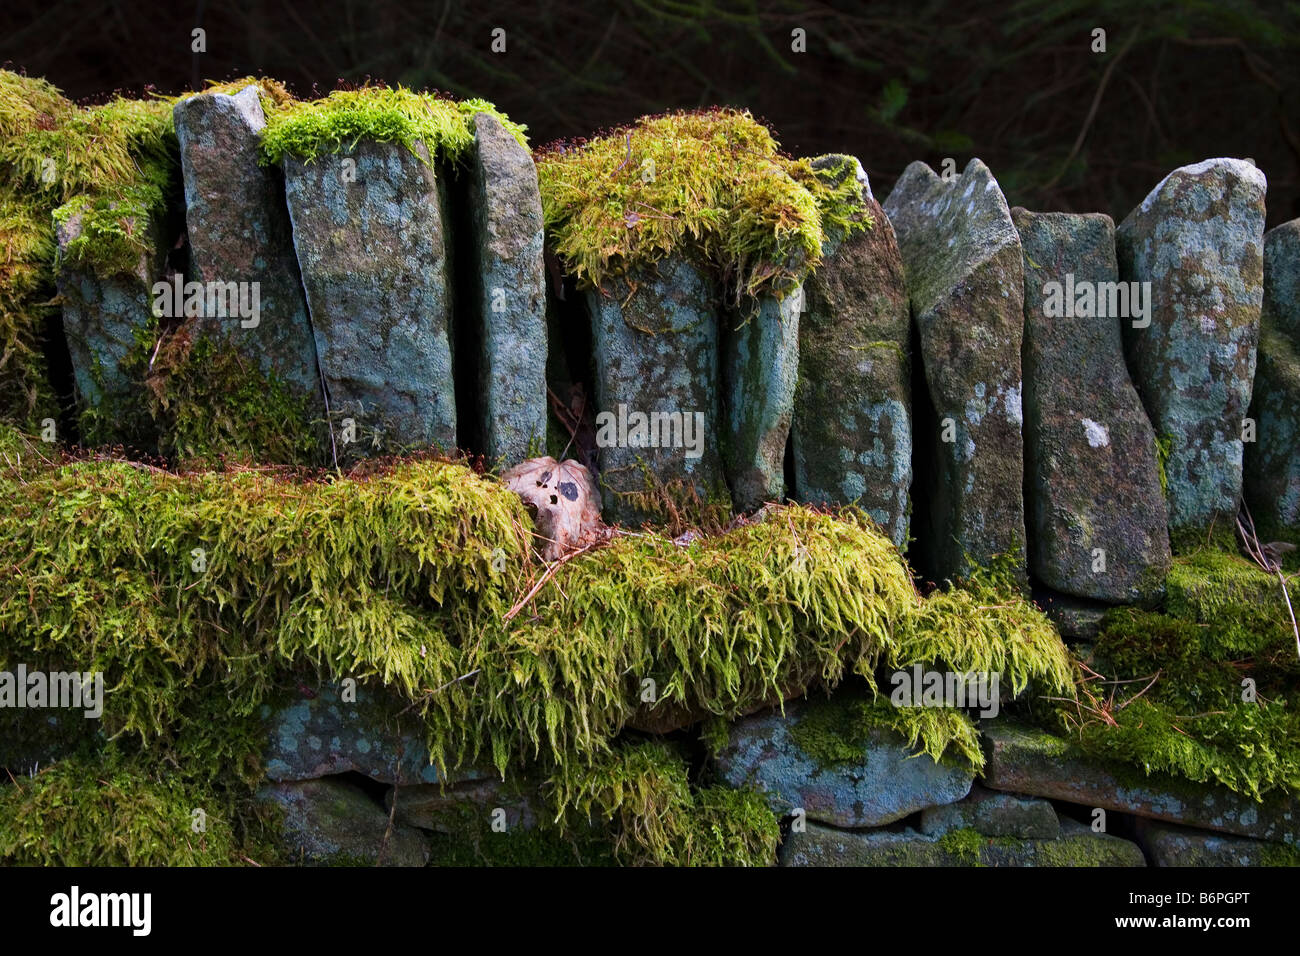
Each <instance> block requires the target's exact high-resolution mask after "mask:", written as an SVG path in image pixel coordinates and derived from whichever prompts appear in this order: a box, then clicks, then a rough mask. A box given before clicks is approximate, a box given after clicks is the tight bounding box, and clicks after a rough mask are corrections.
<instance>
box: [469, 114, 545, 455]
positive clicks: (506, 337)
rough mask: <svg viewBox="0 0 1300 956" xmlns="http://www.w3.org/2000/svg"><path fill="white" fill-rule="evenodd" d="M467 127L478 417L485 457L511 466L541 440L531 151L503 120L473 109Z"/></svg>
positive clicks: (541, 287) (537, 217)
mask: <svg viewBox="0 0 1300 956" xmlns="http://www.w3.org/2000/svg"><path fill="white" fill-rule="evenodd" d="M473 127H474V149H473V150H472V151H471V153H470V158H469V171H468V173H467V174H466V175H467V177H468V182H467V190H468V193H469V207H470V210H471V218H472V222H473V229H474V236H473V248H474V251H475V254H476V260H477V261H476V262H475V264H474V268H475V269H476V275H477V280H478V282H477V287H476V289H475V292H476V294H477V302H476V303H474V308H475V310H476V313H477V316H478V318H479V320H480V322H481V330H480V336H481V346H480V347H481V349H482V354H481V358H480V375H481V379H480V389H479V401H480V411H479V415H480V417H481V418H482V427H483V435H484V441H485V447H484V452H485V454H486V455H487V457H488V459H489V460H491V461H494V462H500V463H503V464H505V465H507V466H509V465H517V464H518V463H519V462H521V461H523V460H524V459H526V458H528V457H530V455H532V454H533V453H535V451H536V450H537V449H539V448H541V447H542V443H543V442H544V441H545V438H546V415H547V407H548V406H547V399H546V360H547V344H546V340H547V328H546V269H545V267H544V265H543V261H542V243H543V220H542V198H541V194H540V192H539V191H538V185H537V168H536V166H534V165H533V158H532V156H531V154H530V153H529V152H528V150H527V149H526V148H524V147H523V146H522V145H520V143H519V141H518V140H516V139H515V137H514V136H513V135H512V134H511V133H510V131H509V130H507V129H506V128H505V127H504V126H503V125H502V124H501V121H500V120H499V119H498V118H497V117H496V116H494V115H492V114H491V113H478V114H477V115H475V116H474V121H473ZM465 267H466V268H468V267H469V266H465Z"/></svg>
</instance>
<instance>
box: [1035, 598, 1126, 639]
mask: <svg viewBox="0 0 1300 956" xmlns="http://www.w3.org/2000/svg"><path fill="white" fill-rule="evenodd" d="M1034 603H1035V604H1037V605H1038V606H1039V607H1040V608H1042V609H1043V613H1045V614H1046V615H1047V616H1048V618H1049V619H1051V622H1052V623H1053V624H1055V625H1056V629H1057V630H1058V631H1060V632H1061V637H1062V638H1063V639H1064V640H1065V641H1066V642H1067V643H1068V642H1071V641H1095V640H1096V639H1097V635H1098V634H1100V633H1101V621H1102V618H1104V617H1105V616H1106V612H1107V611H1108V610H1110V608H1111V607H1113V605H1110V604H1103V603H1101V602H1100V601H1090V600H1088V599H1087V598H1077V597H1073V596H1071V595H1068V594H1061V593H1060V592H1057V591H1051V590H1048V589H1045V588H1035V589H1034Z"/></svg>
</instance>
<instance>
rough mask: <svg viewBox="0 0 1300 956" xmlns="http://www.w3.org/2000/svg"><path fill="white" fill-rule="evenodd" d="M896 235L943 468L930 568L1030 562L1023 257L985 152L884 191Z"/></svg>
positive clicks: (935, 489)
mask: <svg viewBox="0 0 1300 956" xmlns="http://www.w3.org/2000/svg"><path fill="white" fill-rule="evenodd" d="M884 207H885V212H887V213H888V214H889V219H890V221H891V222H892V223H893V226H894V231H895V233H896V234H897V236H898V248H899V252H900V253H901V255H902V259H903V264H904V267H905V271H906V276H907V289H908V296H909V298H910V300H911V305H912V315H913V317H914V319H915V321H916V325H917V329H918V332H919V336H920V348H921V360H922V365H923V367H924V369H925V381H926V385H927V387H928V389H929V392H930V399H931V403H932V406H933V409H934V419H933V420H931V421H927V422H917V429H918V431H920V430H921V429H922V428H923V429H924V430H925V433H926V434H927V435H932V436H933V441H934V450H933V451H934V460H935V467H934V469H933V471H932V472H931V473H930V474H928V475H923V476H921V477H922V480H923V481H924V485H923V487H922V488H921V489H920V490H918V492H917V493H916V494H915V495H914V498H915V500H916V501H917V502H918V505H917V507H918V509H919V508H925V509H927V511H928V514H926V515H924V516H917V515H914V516H913V522H914V524H913V527H914V534H916V535H917V539H918V540H917V552H918V555H919V557H920V561H919V563H920V565H921V567H922V570H924V571H925V572H926V573H927V574H929V575H931V576H933V577H935V578H936V579H942V578H944V577H955V576H959V575H961V574H962V573H963V572H965V571H966V570H967V567H968V563H969V562H970V561H974V562H975V563H976V564H981V565H983V564H987V563H989V562H990V561H992V560H993V558H994V557H996V556H998V555H1010V556H1012V559H1013V561H1014V563H1015V564H1016V565H1017V566H1018V567H1021V568H1023V567H1024V563H1025V558H1024V548H1025V517H1024V500H1023V487H1022V486H1023V481H1024V442H1023V439H1022V436H1021V425H1022V410H1021V371H1020V347H1021V338H1022V329H1023V327H1024V262H1023V257H1022V254H1021V250H1020V237H1019V236H1018V234H1017V233H1016V229H1015V226H1014V225H1013V224H1012V222H1011V211H1010V210H1009V209H1008V208H1007V203H1006V199H1005V198H1004V197H1003V195H1002V190H1001V189H999V188H998V184H997V181H996V180H994V178H993V174H992V173H990V172H989V169H988V167H987V166H985V165H984V164H983V163H982V162H980V161H979V160H978V159H972V160H971V161H970V163H969V164H968V165H967V166H966V169H965V171H964V172H963V173H962V174H961V175H960V176H955V177H951V178H947V177H945V178H940V177H939V176H937V175H936V174H935V172H934V171H933V170H932V169H930V167H929V166H927V165H925V164H924V163H921V162H915V163H912V164H911V165H910V166H908V167H907V169H905V170H904V171H903V175H902V176H901V177H899V180H898V183H897V184H896V185H895V186H894V190H893V192H892V193H890V195H889V198H888V199H886V200H885V204H884Z"/></svg>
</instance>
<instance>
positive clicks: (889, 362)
mask: <svg viewBox="0 0 1300 956" xmlns="http://www.w3.org/2000/svg"><path fill="white" fill-rule="evenodd" d="M812 166H813V169H814V170H817V171H818V173H819V174H820V175H822V176H823V177H825V178H826V179H827V180H828V181H829V182H832V183H834V182H836V181H838V178H839V177H842V176H846V175H855V176H857V177H858V179H859V180H860V181H861V182H862V184H863V189H864V192H865V196H864V202H863V206H862V209H861V210H860V213H859V214H861V215H868V216H870V217H871V219H872V222H873V225H872V226H871V228H870V229H868V230H866V231H865V232H857V233H854V234H853V235H852V236H850V237H848V238H847V239H846V238H844V237H843V236H842V235H840V234H838V233H834V232H831V233H829V234H828V235H827V238H826V241H825V242H824V243H823V245H822V264H821V266H820V268H818V269H817V271H816V272H815V273H814V274H813V275H812V276H810V277H809V278H808V280H807V281H806V282H805V283H804V301H803V306H804V310H803V313H802V314H801V315H800V317H799V383H798V386H797V389H796V391H795V402H794V421H793V425H792V427H791V432H790V443H791V452H792V457H793V461H794V488H793V489H791V490H790V491H791V492H792V497H794V498H795V499H797V500H798V501H801V502H804V503H808V504H832V505H835V504H838V505H845V504H854V503H856V504H857V505H858V506H859V507H861V508H862V509H863V510H865V511H866V512H867V514H869V515H871V517H872V518H873V519H874V520H875V521H876V523H877V524H879V525H880V527H881V528H882V529H884V531H885V533H886V534H888V535H889V536H890V538H891V539H892V540H893V542H894V544H895V545H896V546H897V547H899V548H900V549H901V548H903V547H905V546H906V544H907V534H908V517H909V512H908V506H907V503H908V490H909V488H910V487H911V485H912V388H911V374H912V371H911V355H910V348H911V343H910V336H909V332H910V326H911V312H910V309H909V306H908V300H907V285H906V282H905V280H904V276H903V260H902V258H901V257H900V256H899V253H898V242H897V240H896V239H895V237H894V227H893V226H892V225H891V224H890V222H889V217H888V216H886V215H885V212H884V210H883V209H881V207H880V204H879V203H878V202H876V200H875V198H874V197H873V196H872V195H871V185H870V183H869V182H868V181H867V174H866V173H865V172H864V171H863V169H862V165H861V163H859V162H858V161H857V160H856V159H855V158H853V157H851V156H822V157H819V158H817V159H815V160H813V163H812Z"/></svg>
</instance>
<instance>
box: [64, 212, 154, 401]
mask: <svg viewBox="0 0 1300 956" xmlns="http://www.w3.org/2000/svg"><path fill="white" fill-rule="evenodd" d="M131 226H132V228H134V229H136V230H139V231H141V232H144V233H146V234H148V235H149V236H150V238H151V240H152V241H151V243H150V246H151V248H150V250H149V252H148V253H146V254H145V255H142V256H141V257H140V260H139V261H138V262H137V263H136V264H135V268H134V269H133V271H132V272H130V273H127V274H117V275H97V274H96V273H95V272H94V271H93V270H92V269H90V268H87V267H84V266H79V265H78V266H72V265H68V264H66V263H65V261H64V257H65V256H66V255H67V250H68V246H69V244H71V243H72V242H73V241H74V240H76V239H78V238H80V236H81V231H82V216H81V214H80V213H75V212H74V213H73V214H72V215H70V216H69V217H68V218H67V219H66V220H65V221H64V222H61V223H56V224H55V230H54V231H55V238H56V240H57V242H58V246H59V259H58V261H59V262H60V264H61V265H60V267H59V268H58V269H56V271H55V276H54V279H55V286H56V288H57V289H58V293H59V299H60V301H61V303H62V305H63V332H64V336H65V338H66V339H67V343H68V354H69V357H70V358H71V360H72V373H73V377H74V379H75V381H76V385H77V394H78V395H79V396H80V397H81V399H82V400H83V401H85V402H86V403H87V404H89V405H92V406H97V405H99V404H100V403H101V402H102V401H103V400H104V399H105V398H107V399H110V400H111V399H114V398H121V397H124V396H126V395H128V394H130V391H131V381H130V379H129V378H128V377H127V375H126V374H125V372H124V371H123V369H122V363H123V361H124V360H125V359H126V357H127V356H128V355H129V354H130V353H131V351H132V350H133V349H134V348H136V338H135V333H136V331H137V330H138V329H144V328H146V327H147V326H148V324H149V321H150V318H151V316H152V314H153V301H154V300H153V293H152V288H153V284H154V282H155V281H156V280H157V279H158V278H159V277H160V275H161V273H162V268H163V265H164V263H165V260H166V250H165V249H163V248H162V245H163V242H164V240H163V235H162V224H161V222H157V221H155V222H135V221H134V220H132V221H131Z"/></svg>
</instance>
